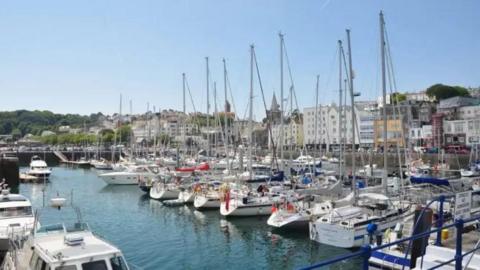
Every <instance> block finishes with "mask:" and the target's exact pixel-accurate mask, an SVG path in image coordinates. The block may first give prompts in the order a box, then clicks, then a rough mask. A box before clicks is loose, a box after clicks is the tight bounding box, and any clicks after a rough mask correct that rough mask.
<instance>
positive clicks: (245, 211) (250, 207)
mask: <svg viewBox="0 0 480 270" xmlns="http://www.w3.org/2000/svg"><path fill="white" fill-rule="evenodd" d="M271 213H272V204H271V203H261V204H260V203H259V204H257V203H251V204H243V203H240V202H239V201H238V200H230V203H229V205H228V207H227V203H226V202H222V203H220V214H221V215H222V216H232V217H235V216H237V217H241V216H243V217H246V216H268V215H270V214H271Z"/></svg>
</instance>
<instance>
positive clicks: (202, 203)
mask: <svg viewBox="0 0 480 270" xmlns="http://www.w3.org/2000/svg"><path fill="white" fill-rule="evenodd" d="M193 206H194V207H195V209H197V210H207V209H219V208H220V199H218V198H213V197H207V196H204V195H196V196H195V198H194V200H193Z"/></svg>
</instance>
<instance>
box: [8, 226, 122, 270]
mask: <svg viewBox="0 0 480 270" xmlns="http://www.w3.org/2000/svg"><path fill="white" fill-rule="evenodd" d="M22 246H23V247H21V246H19V247H18V248H16V249H12V250H11V251H9V252H7V254H6V256H5V259H4V262H3V265H2V269H4V270H30V269H119V270H129V267H128V265H127V263H126V261H125V259H124V257H123V255H122V252H121V251H120V249H118V248H117V247H115V246H114V245H112V244H110V243H108V242H107V241H105V240H103V239H102V238H100V237H98V236H97V235H95V234H93V233H92V232H91V231H90V229H89V227H88V225H87V224H86V223H79V222H77V223H74V224H72V225H70V226H67V225H65V224H55V225H48V226H41V227H40V228H38V229H37V230H35V232H34V233H33V234H32V235H31V236H30V237H29V238H28V239H27V241H25V243H24V244H23V245H22Z"/></svg>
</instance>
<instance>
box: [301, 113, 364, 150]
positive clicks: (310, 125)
mask: <svg viewBox="0 0 480 270" xmlns="http://www.w3.org/2000/svg"><path fill="white" fill-rule="evenodd" d="M338 112H339V110H338V106H337V105H335V104H331V105H321V106H318V115H317V130H316V131H317V135H316V140H315V107H308V108H304V109H303V137H304V143H305V144H307V145H317V144H321V145H322V146H324V147H327V148H329V147H330V145H338V144H339V143H340V132H339V130H340V129H342V130H343V132H342V133H343V136H344V138H346V140H345V142H346V143H347V144H351V143H352V112H351V108H350V107H346V111H345V116H344V119H345V121H343V122H342V123H344V125H343V126H342V127H340V121H339V115H338ZM355 132H356V135H355V136H356V139H355V140H356V142H357V143H358V138H359V136H358V130H356V131H355Z"/></svg>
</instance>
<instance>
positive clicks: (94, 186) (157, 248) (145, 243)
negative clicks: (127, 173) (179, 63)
mask: <svg viewBox="0 0 480 270" xmlns="http://www.w3.org/2000/svg"><path fill="white" fill-rule="evenodd" d="M50 180H51V181H50V183H49V184H47V186H46V194H47V198H48V197H51V196H52V195H55V194H56V193H57V192H58V193H59V194H60V195H61V196H65V197H67V196H68V198H70V193H71V191H72V190H73V201H74V204H75V205H76V206H78V207H79V208H80V209H81V213H82V217H83V220H84V221H86V222H87V223H88V224H89V225H90V227H91V228H92V230H93V231H94V232H96V233H98V234H100V235H101V236H103V237H104V238H106V239H107V240H108V241H110V242H113V243H114V244H115V245H117V246H118V247H119V248H120V249H121V250H122V251H123V253H124V255H125V257H126V258H127V260H128V261H129V262H130V263H132V264H134V265H136V266H138V267H139V268H141V269H152V270H153V269H242V270H247V269H295V268H298V267H301V266H306V265H309V264H312V263H314V262H317V261H320V260H322V259H326V258H329V257H331V256H335V255H339V254H343V253H347V252H349V251H348V250H344V249H337V248H332V247H329V246H324V245H319V244H317V243H314V242H312V241H310V240H309V238H308V235H303V234H285V233H282V234H278V233H274V232H272V230H271V228H270V227H268V226H267V225H266V218H256V217H253V218H237V219H228V220H225V219H223V218H221V217H220V214H219V212H218V211H209V212H198V211H195V210H194V208H193V207H191V206H182V207H166V206H163V205H162V203H161V202H159V201H155V200H150V199H149V198H148V196H146V195H145V194H144V193H143V192H142V191H141V190H140V189H139V188H138V187H137V186H107V185H106V184H105V183H104V182H103V181H102V180H101V179H100V178H98V177H97V173H96V171H95V170H93V169H91V170H90V169H71V168H66V167H55V168H54V170H53V173H52V176H51V179H50ZM20 192H21V193H22V194H24V195H26V196H28V197H30V198H31V200H32V203H33V204H34V206H35V207H36V208H41V207H42V204H43V196H42V194H43V193H42V185H33V184H22V185H21V187H20ZM47 201H48V199H47ZM44 213H45V214H43V215H41V217H40V221H41V223H43V224H51V223H55V222H58V220H59V219H61V217H59V214H58V211H56V210H48V211H47V210H45V211H44ZM358 265H359V264H358V263H357V262H353V261H349V262H344V263H340V264H338V265H337V266H336V267H335V269H358V268H359V267H357V266H358Z"/></svg>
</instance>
